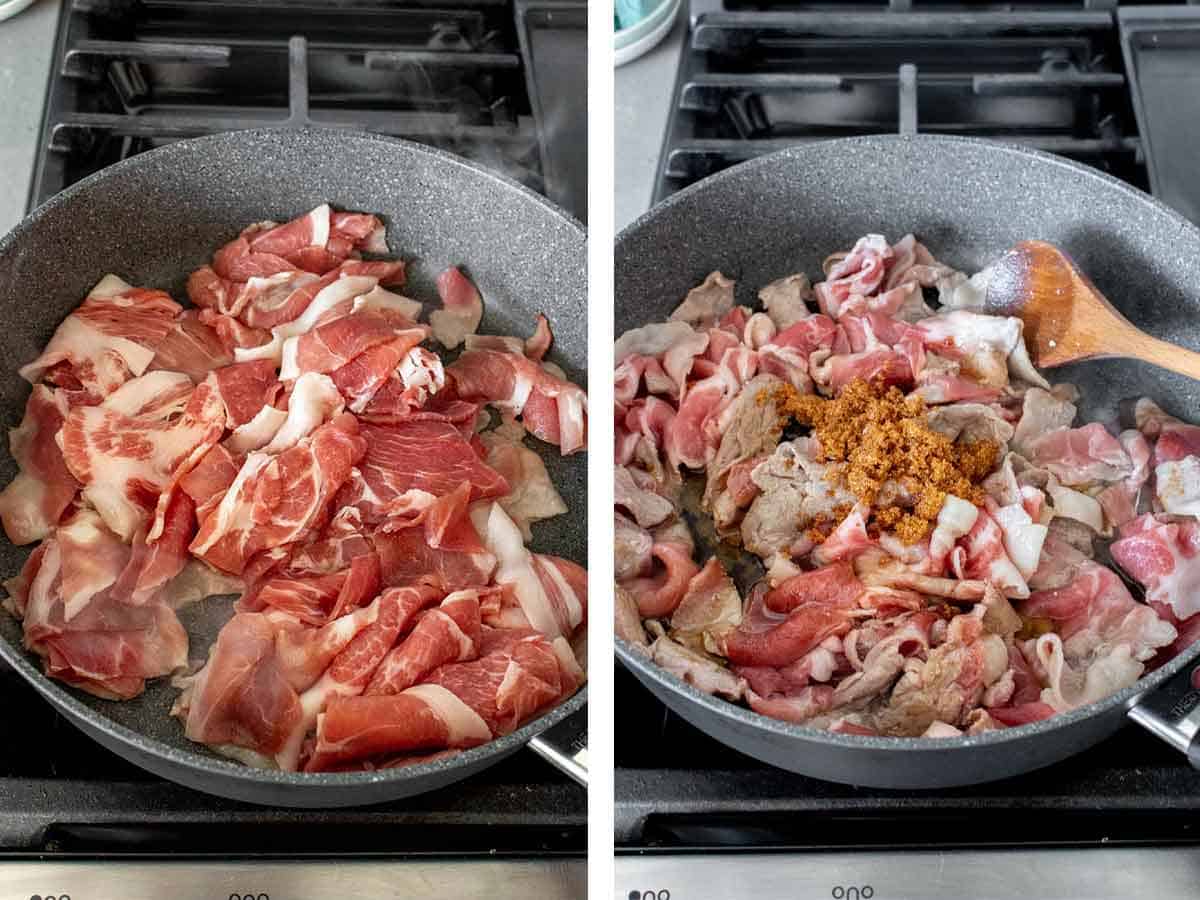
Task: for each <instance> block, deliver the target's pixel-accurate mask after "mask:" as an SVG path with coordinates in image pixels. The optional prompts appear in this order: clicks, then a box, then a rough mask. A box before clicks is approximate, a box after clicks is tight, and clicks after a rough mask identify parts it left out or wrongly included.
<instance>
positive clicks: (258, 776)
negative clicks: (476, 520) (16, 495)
mask: <svg viewBox="0 0 1200 900" xmlns="http://www.w3.org/2000/svg"><path fill="white" fill-rule="evenodd" d="M325 202H328V203H331V204H332V205H333V206H334V207H335V208H339V209H350V210H361V211H365V212H373V213H376V214H378V215H380V216H381V217H382V218H383V219H384V221H385V222H386V223H387V232H388V234H387V237H388V245H389V247H390V248H391V250H392V252H393V253H394V254H396V255H398V256H402V257H403V258H404V259H405V260H406V261H408V262H409V267H408V271H409V279H408V282H407V284H406V286H405V288H404V291H405V293H406V294H408V295H410V296H413V297H414V298H416V299H418V300H422V301H425V302H426V303H432V307H431V308H436V305H437V303H438V301H437V293H436V290H435V288H434V284H433V279H434V278H436V276H437V274H438V273H439V272H440V271H442V269H444V268H445V267H446V266H449V265H462V266H463V267H464V269H465V270H466V271H467V272H468V274H469V275H470V277H471V278H472V279H473V280H474V281H475V283H476V284H477V286H478V287H479V290H480V293H481V294H482V295H483V298H484V310H485V311H484V319H483V323H482V325H481V326H480V331H481V332H487V333H494V334H518V335H525V334H528V333H529V332H531V330H532V328H533V324H534V318H535V316H536V315H537V313H539V312H544V313H545V314H546V315H547V316H548V317H549V319H550V322H551V326H552V328H553V330H554V349H553V352H552V353H551V355H550V359H552V360H553V361H554V362H556V363H558V364H559V365H561V366H562V367H563V368H564V369H565V370H566V372H567V375H568V376H569V377H570V378H571V379H572V380H573V381H575V382H576V383H578V384H581V385H583V386H584V387H586V383H585V375H586V366H587V335H586V330H585V325H584V322H585V317H583V316H580V315H579V310H581V309H584V308H585V307H584V304H585V302H586V297H587V277H586V235H585V233H584V231H583V228H582V226H580V224H579V223H578V222H576V221H574V220H573V219H571V218H570V217H569V216H567V215H566V214H565V213H563V212H561V211H560V210H559V209H558V208H557V207H555V206H553V205H552V204H550V203H549V202H548V201H546V200H545V199H543V198H541V197H539V196H538V195H536V194H534V193H533V192H531V191H529V190H527V189H525V188H524V187H522V186H520V185H518V184H517V183H515V182H513V181H510V180H508V179H507V178H504V177H502V176H500V175H497V174H495V173H493V172H489V171H487V170H485V169H482V168H479V167H477V166H475V165H473V164H471V163H468V162H466V161H464V160H462V159H459V158H458V157H455V156H452V155H450V154H447V153H443V152H441V151H437V150H433V149H430V148H427V147H423V146H419V145H417V144H412V143H409V142H405V141H399V140H395V139H392V138H385V137H380V136H375V135H368V134H363V133H357V132H349V131H335V130H326V129H322V130H288V129H280V130H270V131H242V132H234V133H229V134H221V135H216V136H212V137H204V138H198V139H195V140H189V141H182V142H179V143H176V144H172V145H169V146H167V147H163V148H161V149H158V150H153V151H150V152H147V153H144V154H141V155H139V156H135V157H132V158H131V159H128V160H125V161H123V162H120V163H117V164H116V165H114V166H111V167H110V168H108V169H105V170H104V171H102V172H98V173H96V174H95V175H93V176H91V177H89V178H87V179H85V180H83V181H81V182H79V183H78V184H76V185H74V186H72V187H70V188H68V189H67V190H65V191H63V192H62V193H60V194H58V195H56V196H55V197H53V198H52V199H50V200H49V201H47V202H46V203H45V204H44V205H42V206H41V207H39V208H38V209H37V210H35V211H34V212H33V213H32V214H30V215H29V216H28V217H27V218H26V219H25V220H24V221H23V222H21V223H20V224H19V225H18V226H17V227H16V228H15V229H14V230H13V231H12V232H10V233H9V234H8V235H7V236H6V237H4V238H3V239H0V310H3V317H4V328H3V329H0V359H3V360H4V367H3V372H0V412H2V413H3V417H4V421H5V422H6V423H7V424H8V425H9V426H15V425H16V424H17V423H18V422H20V420H21V416H22V413H23V410H24V406H25V400H26V398H27V396H28V394H29V385H28V384H26V383H25V382H24V381H23V379H21V378H20V377H19V376H18V375H17V372H16V370H17V367H18V366H20V365H22V364H23V363H24V362H25V361H27V360H31V359H33V358H34V357H35V356H37V354H38V353H39V352H40V351H41V348H42V347H44V346H45V344H46V342H47V341H48V340H49V339H50V336H51V334H52V333H53V332H54V329H55V328H56V327H57V326H58V324H59V322H61V321H62V320H63V318H64V317H65V316H66V315H67V314H68V313H69V312H70V311H71V310H72V309H73V308H74V307H75V306H77V305H78V304H79V302H80V301H81V300H82V299H83V297H84V295H85V294H86V293H87V291H88V290H89V289H90V288H91V286H92V285H93V284H95V282H96V281H97V280H98V279H99V278H100V277H101V276H102V275H104V274H105V273H107V272H115V273H116V274H118V275H121V276H122V277H123V278H125V280H126V281H128V282H130V283H131V284H135V285H139V286H147V287H157V288H162V289H164V290H167V291H169V292H170V293H171V294H172V295H173V296H174V297H175V298H176V299H182V298H184V297H185V296H186V294H185V291H184V282H185V281H186V279H187V276H188V274H189V273H190V272H191V271H192V270H194V269H195V268H197V267H198V266H200V265H202V264H204V263H205V262H207V261H208V258H209V256H210V255H211V254H212V252H213V251H214V250H215V249H216V248H217V247H219V246H221V245H222V244H223V243H225V242H226V241H228V240H230V239H232V238H234V237H236V236H237V234H238V232H239V231H240V230H241V229H242V228H243V227H245V226H246V225H247V224H249V223H251V222H257V221H262V220H264V219H275V220H278V221H285V220H287V219H290V218H292V217H294V216H297V215H301V214H303V213H305V212H307V211H308V210H310V209H312V208H313V207H315V206H317V205H319V204H321V203H325ZM537 449H538V450H539V452H541V454H542V457H543V459H544V460H545V462H546V466H547V469H548V470H549V473H550V477H551V478H552V479H553V481H554V483H555V485H556V486H557V487H558V489H559V491H560V492H561V494H562V495H563V499H564V500H565V501H566V502H567V505H568V507H569V508H570V510H571V512H570V513H569V514H567V515H565V516H561V517H559V518H557V519H553V520H550V521H549V522H544V523H539V524H537V525H535V526H534V541H533V546H534V547H536V548H537V549H538V550H539V551H540V552H546V553H553V554H556V555H559V556H563V557H566V558H568V559H572V560H574V561H575V562H578V563H580V564H586V561H587V560H586V546H587V544H586V538H585V534H586V533H585V527H586V526H585V522H586V507H585V504H586V497H587V495H586V487H585V486H586V462H585V457H584V456H583V455H575V456H571V457H567V458H563V457H560V456H559V454H558V450H557V448H554V447H549V448H548V449H547V445H539V446H538V447H537ZM15 474H16V465H15V463H14V462H13V460H12V458H11V456H10V455H9V453H8V450H7V442H5V449H4V451H3V452H2V453H0V482H3V483H5V484H7V483H8V481H9V480H11V479H12V477H13V476H14V475H15ZM31 549H32V548H31V547H24V548H21V547H14V546H13V545H12V544H11V543H9V542H8V540H7V539H4V538H3V537H2V536H0V573H2V574H3V577H5V578H7V577H10V576H12V575H14V574H16V573H17V571H19V569H20V567H21V565H22V564H23V562H24V560H25V558H26V557H27V555H28V553H29V552H30V550H31ZM231 602H232V600H231V599H230V598H225V599H224V600H221V599H217V598H210V599H209V600H207V601H203V602H201V603H199V604H194V605H192V606H189V607H186V608H185V609H183V610H181V612H180V619H181V621H182V622H183V624H184V626H185V627H186V628H187V629H188V632H189V635H190V636H191V646H190V651H189V656H190V658H191V659H193V660H195V659H203V658H204V656H205V654H206V653H207V648H208V646H209V645H210V643H211V642H212V640H213V639H214V638H215V637H216V633H217V631H218V630H219V629H220V627H221V625H223V624H224V622H225V621H226V620H227V619H228V617H229V615H230V604H231ZM0 658H2V659H4V660H5V661H7V662H8V663H9V664H10V665H11V666H13V667H14V668H15V669H16V670H17V671H18V672H19V673H20V674H21V675H22V676H24V677H25V679H26V680H27V681H29V682H30V684H32V685H33V687H34V688H36V689H37V690H38V691H39V692H40V693H41V694H42V695H43V696H44V697H45V698H46V699H47V700H48V701H49V702H50V703H52V704H53V705H54V706H55V707H56V708H57V709H58V710H59V711H60V712H61V713H63V715H65V716H66V717H67V718H68V719H69V720H70V721H71V722H73V723H74V724H75V725H77V726H79V727H80V728H82V729H83V730H84V731H85V732H87V733H88V734H89V735H91V736H92V737H93V738H95V739H96V740H97V741H99V742H100V743H101V744H103V745H104V746H106V747H107V748H109V749H110V750H112V751H114V752H116V753H117V754H119V755H121V756H123V757H125V758H126V759H128V760H130V761H131V762H133V763H135V764H137V765H139V766H142V767H143V768H146V769H148V770H150V771H152V772H154V773H156V774H158V775H161V776H162V777H164V778H168V779H171V780H173V781H177V782H179V783H181V784H185V785H187V786H189V787H192V788H196V789H198V790H202V791H206V792H208V793H212V794H217V795H220V796H223V797H229V798H233V799H238V800H245V801H250V802H255V803H267V804H276V805H282V806H302V807H336V806H351V805H356V804H362V803H380V802H384V801H388V800H395V799H398V798H401V797H406V796H410V795H413V794H418V793H422V792H424V791H428V790H432V789H435V788H438V787H442V786H444V785H447V784H450V783H452V782H455V781H458V780H459V779H462V778H466V777H468V776H470V775H472V774H474V773H475V772H478V771H480V770H482V769H484V768H486V767H487V766H490V765H492V764H493V763H496V762H498V761H500V760H501V759H503V758H504V757H506V756H508V755H509V754H512V753H515V752H517V751H518V750H521V749H522V748H523V747H525V746H526V745H528V744H530V742H531V741H532V742H534V749H536V750H538V752H540V753H542V754H543V755H547V756H550V757H552V758H554V759H557V760H559V761H560V762H562V763H563V764H564V765H566V766H568V769H569V771H570V773H571V774H572V775H573V776H575V777H577V778H581V777H583V775H584V770H583V769H581V768H580V767H579V766H578V764H575V763H574V761H573V760H571V759H570V756H571V754H573V752H574V751H573V750H572V751H564V752H563V753H561V754H560V753H558V752H557V751H556V748H555V745H554V743H553V742H551V741H550V740H549V739H544V738H539V735H542V733H543V732H545V731H546V730H547V729H550V728H552V727H553V726H557V725H559V724H560V723H562V725H561V728H556V729H555V733H556V734H559V735H562V734H563V732H564V731H565V732H573V733H572V735H571V737H573V738H574V737H576V736H577V735H578V733H579V732H580V730H582V729H583V728H584V727H585V726H584V724H583V717H584V716H585V715H586V710H585V709H584V704H585V702H586V689H585V690H582V691H580V692H578V693H577V694H575V695H574V696H573V697H571V698H569V699H568V700H566V701H565V702H563V703H562V704H560V705H559V706H557V707H555V708H554V709H552V710H550V711H549V712H547V713H546V714H545V715H543V716H541V717H540V718H538V719H536V720H534V721H533V722H530V723H528V724H527V725H525V726H524V727H522V728H520V729H518V730H517V731H515V732H513V733H512V734H509V735H506V736H504V737H502V738H499V739H498V740H494V741H492V742H490V743H487V744H484V745H482V746H480V747H477V748H474V749H472V750H468V751H466V752H464V753H461V754H458V755H455V756H451V757H449V758H446V759H443V760H440V761H435V762H430V763H424V764H420V765H414V766H410V767H405V768H398V769H390V770H383V771H377V772H370V773H330V774H318V775H313V774H304V773H287V772H279V771H272V770H262V769H253V768H249V767H246V766H243V765H240V764H237V763H233V762H230V761H228V760H226V759H223V758H221V757H219V756H217V755H215V754H212V753H210V752H208V751H207V750H206V749H205V748H203V747H201V746H200V745H197V744H193V743H192V742H190V741H188V740H187V739H186V738H185V737H184V736H183V729H182V727H181V726H180V724H179V723H178V722H177V721H176V720H174V719H172V718H171V717H170V716H169V715H168V711H169V709H170V706H171V703H172V701H173V699H174V697H175V696H176V694H177V691H176V690H175V689H174V688H172V687H171V686H170V685H169V683H168V681H169V680H168V679H159V680H157V681H156V682H152V683H151V684H150V685H149V686H148V688H147V690H146V693H145V694H143V695H142V696H141V697H139V698H137V699H135V700H132V701H124V702H113V701H106V700H100V699H98V698H95V697H92V696H90V695H88V694H84V693H81V692H78V691H75V690H73V689H70V688H67V687H64V686H63V685H61V684H60V683H58V682H54V681H51V680H50V679H48V678H46V677H45V676H43V675H42V674H41V669H40V665H39V664H38V662H37V660H36V658H35V657H34V656H32V655H31V654H28V653H26V652H25V651H24V650H23V649H22V647H21V631H20V625H19V623H17V622H16V621H15V620H14V619H13V618H12V617H11V616H9V615H7V614H3V615H0ZM568 717H571V722H566V721H564V720H567V719H568ZM17 739H20V738H17Z"/></svg>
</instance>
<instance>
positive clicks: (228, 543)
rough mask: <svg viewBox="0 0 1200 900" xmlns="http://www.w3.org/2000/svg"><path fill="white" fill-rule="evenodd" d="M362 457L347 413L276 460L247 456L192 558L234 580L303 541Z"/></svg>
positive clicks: (359, 440) (194, 547)
mask: <svg viewBox="0 0 1200 900" xmlns="http://www.w3.org/2000/svg"><path fill="white" fill-rule="evenodd" d="M365 451H366V442H365V441H364V440H363V439H362V437H361V436H360V435H359V434H358V424H357V423H356V422H355V420H354V417H353V416H351V415H349V414H348V413H346V414H343V415H341V416H338V417H337V418H336V419H334V420H333V421H332V422H330V423H329V424H328V425H322V426H321V427H320V428H318V429H317V430H316V431H314V432H313V433H312V435H311V436H310V437H307V438H305V439H304V440H303V441H301V442H300V443H299V444H297V445H296V446H295V447H292V448H291V449H289V450H285V451H284V452H283V453H281V454H279V456H276V457H271V456H268V455H267V454H265V453H251V454H250V455H249V456H247V457H246V461H245V462H244V463H243V464H242V467H241V469H240V470H239V472H238V474H237V477H236V478H235V479H234V481H233V483H232V484H231V485H230V486H229V489H228V490H227V491H226V492H225V494H224V496H223V497H222V498H221V501H220V503H219V504H217V505H216V507H215V508H214V509H213V510H212V511H211V512H210V513H209V514H208V516H207V517H206V518H205V519H204V521H203V522H202V523H201V524H200V533H199V534H197V535H196V538H195V540H193V541H192V543H191V546H190V550H191V552H192V553H193V554H195V555H196V556H199V557H200V558H201V559H203V560H205V561H206V562H208V563H210V564H211V565H213V566H216V567H217V568H218V569H221V570H222V571H225V572H230V573H233V574H235V575H237V574H241V572H242V571H243V569H245V567H246V563H247V562H248V561H249V560H250V558H251V557H252V556H254V555H255V554H256V553H259V552H260V551H263V550H270V549H272V548H276V547H281V546H283V545H285V544H290V543H292V542H294V541H298V540H300V539H301V538H303V537H305V536H307V535H308V534H309V533H310V532H312V531H315V530H316V529H317V528H319V527H320V526H321V525H323V524H324V521H325V518H326V516H327V514H328V506H329V501H330V500H331V499H332V498H333V496H334V494H336V493H337V491H338V488H340V487H341V486H342V484H343V483H344V482H345V481H346V480H347V479H348V478H349V477H350V471H351V469H352V468H353V467H354V465H355V464H356V463H357V462H358V461H359V460H360V459H361V458H362V455H363V453H364V452H365Z"/></svg>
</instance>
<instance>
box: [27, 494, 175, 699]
mask: <svg viewBox="0 0 1200 900" xmlns="http://www.w3.org/2000/svg"><path fill="white" fill-rule="evenodd" d="M131 556H132V554H131V551H130V548H129V547H128V546H126V545H125V544H123V543H121V541H120V539H119V538H118V537H117V536H116V535H115V534H113V533H112V532H111V531H109V530H108V529H107V528H106V527H105V525H104V523H103V521H102V520H101V519H100V517H99V516H97V515H96V513H94V512H93V511H91V510H81V511H79V512H78V513H76V514H75V515H74V516H72V517H71V518H70V519H69V520H68V521H66V522H64V523H63V525H62V526H60V527H59V528H58V530H57V531H56V532H55V534H54V536H53V537H51V538H49V539H48V540H47V541H46V542H45V543H44V544H43V545H42V546H41V547H40V548H39V549H38V552H36V553H35V554H34V555H33V556H32V557H30V561H29V564H27V565H26V568H25V570H24V571H23V572H22V576H21V580H22V582H23V583H24V585H25V589H26V594H25V597H24V602H23V604H21V605H23V607H24V621H23V625H24V630H25V644H26V646H27V647H28V648H29V649H30V650H32V651H33V652H35V653H37V654H38V655H39V656H41V657H42V658H43V662H44V665H45V669H46V674H47V675H49V676H50V677H52V678H57V679H59V680H60V681H65V682H66V683H68V684H71V685H74V686H75V687H78V688H80V689H82V690H85V691H87V692H88V693H91V694H95V695H96V696H98V697H105V698H108V699H113V700H121V699H128V698H130V697H135V696H137V695H138V694H140V693H141V692H142V690H143V689H144V687H145V683H146V679H148V678H155V677H158V676H161V675H167V674H170V673H171V672H173V671H175V670H177V669H180V668H182V667H183V666H185V665H186V664H187V650H188V641H187V633H186V632H185V631H184V630H183V627H182V626H181V625H180V624H179V620H178V619H177V618H176V617H175V613H174V612H173V611H172V610H171V609H170V607H168V606H167V605H166V604H165V603H163V602H161V601H153V600H152V601H149V602H145V603H142V604H133V603H128V602H126V601H125V598H126V596H127V592H126V590H125V589H124V587H125V586H127V585H129V584H130V583H131V582H132V581H134V580H135V579H136V578H137V576H138V575H139V574H140V571H141V568H142V566H141V560H135V561H133V563H132V565H131ZM10 590H11V589H10Z"/></svg>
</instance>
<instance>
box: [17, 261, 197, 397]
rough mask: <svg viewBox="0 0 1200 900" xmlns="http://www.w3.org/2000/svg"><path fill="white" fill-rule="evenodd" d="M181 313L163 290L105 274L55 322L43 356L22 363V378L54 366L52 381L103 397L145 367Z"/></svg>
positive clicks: (44, 373)
mask: <svg viewBox="0 0 1200 900" xmlns="http://www.w3.org/2000/svg"><path fill="white" fill-rule="evenodd" d="M179 311H180V306H179V304H178V303H176V302H175V301H174V300H172V299H171V298H170V297H169V296H167V295H166V294H165V293H163V292H162V291H151V290H144V289H142V288H135V287H130V286H129V285H128V284H126V283H125V282H124V281H122V280H121V279H120V278H118V277H117V276H115V275H106V276H104V278H102V279H101V280H100V282H99V283H98V284H97V285H96V286H95V287H94V288H92V291H91V293H90V294H88V296H87V298H86V299H85V300H84V301H83V303H82V304H80V306H79V307H78V308H77V309H76V310H75V311H74V312H73V313H71V314H70V315H69V316H67V317H66V319H64V320H63V323H62V324H61V325H59V326H58V330H57V331H55V332H54V337H52V338H51V339H50V343H49V344H47V345H46V349H45V350H44V351H42V355H41V356H39V357H38V358H37V359H35V360H34V361H33V362H31V363H29V364H28V365H26V366H22V367H21V369H20V373H21V377H22V378H25V379H27V380H28V381H30V382H33V383H36V382H37V381H38V380H39V379H41V378H42V377H43V376H47V375H49V372H48V370H51V369H53V370H54V375H55V378H54V381H55V383H57V384H59V385H60V386H63V387H66V386H71V387H78V388H80V389H82V390H84V391H86V392H87V393H88V394H89V395H90V396H91V397H92V398H93V399H94V400H101V399H103V398H104V397H107V396H108V395H109V394H111V393H112V392H113V391H115V390H116V389H117V388H118V387H120V386H121V385H122V384H124V383H125V382H126V381H128V380H129V379H130V378H134V377H136V376H138V375H141V374H142V373H143V372H145V371H146V369H147V367H148V366H149V365H150V363H151V361H153V359H154V354H155V351H156V348H157V347H158V346H159V345H160V344H161V343H162V340H163V338H164V337H166V334H167V332H168V331H170V330H171V328H172V327H173V325H174V323H175V317H176V316H177V315H178V314H179ZM64 380H65V381H66V383H64Z"/></svg>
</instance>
